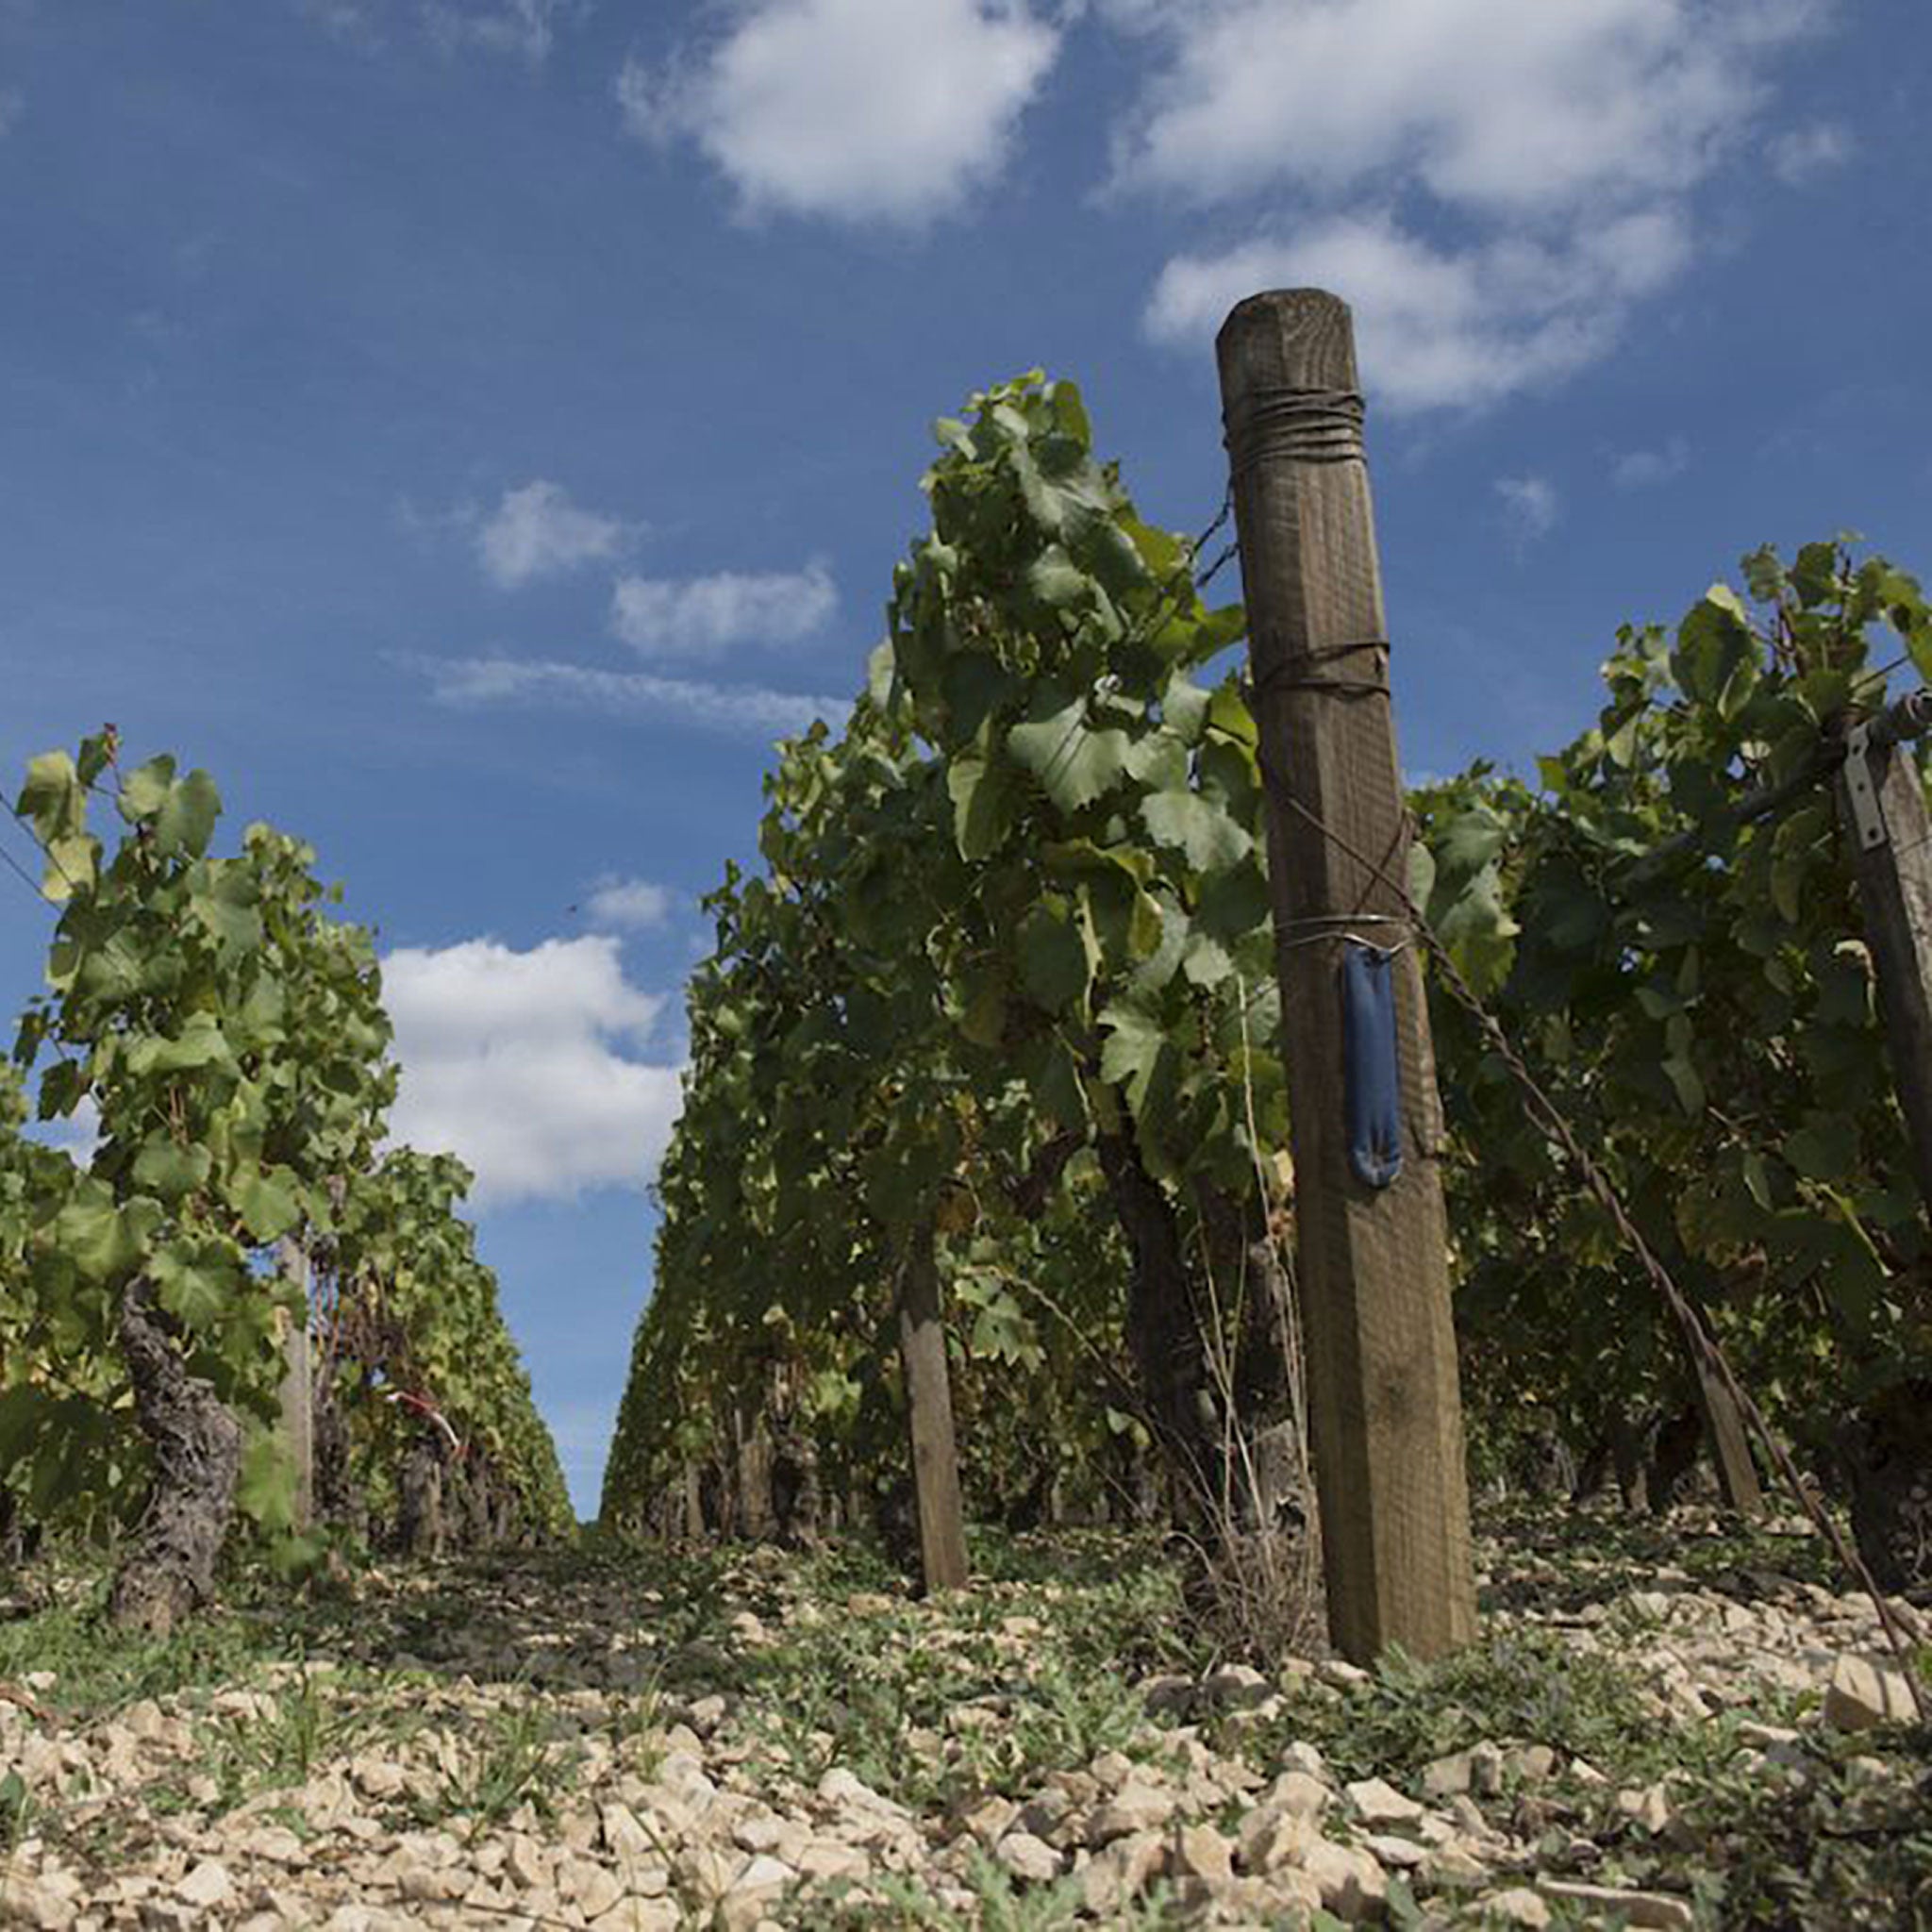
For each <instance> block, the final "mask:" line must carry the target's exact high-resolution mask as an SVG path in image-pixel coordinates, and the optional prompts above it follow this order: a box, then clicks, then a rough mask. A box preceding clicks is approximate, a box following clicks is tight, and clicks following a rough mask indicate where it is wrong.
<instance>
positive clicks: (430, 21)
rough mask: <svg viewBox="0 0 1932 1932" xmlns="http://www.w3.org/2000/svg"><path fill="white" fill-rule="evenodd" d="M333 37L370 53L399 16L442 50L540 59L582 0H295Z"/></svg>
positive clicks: (535, 63) (538, 61)
mask: <svg viewBox="0 0 1932 1932" xmlns="http://www.w3.org/2000/svg"><path fill="white" fill-rule="evenodd" d="M295 4H296V6H297V8H299V10H300V11H302V12H303V13H306V14H308V17H309V18H310V19H311V20H314V21H315V22H317V23H318V24H319V25H321V26H323V27H324V28H325V29H326V30H327V31H328V32H329V33H331V34H333V35H335V37H336V38H337V39H338V40H341V41H344V42H348V43H349V44H350V45H351V46H355V47H359V48H361V49H362V50H363V51H364V52H365V53H375V52H376V51H377V50H378V49H380V48H381V47H382V46H383V45H384V42H385V35H384V28H385V27H387V26H388V25H391V23H392V22H394V21H395V20H396V19H397V18H398V17H399V16H400V17H402V18H404V19H406V20H413V21H414V22H415V24H416V25H419V26H420V27H421V28H422V29H423V31H424V32H425V33H426V34H427V35H428V36H429V38H430V39H431V40H432V41H434V42H436V44H437V45H438V46H439V47H441V49H442V50H443V51H444V52H445V53H455V52H457V51H458V49H460V48H464V47H476V48H480V49H481V50H483V51H484V52H486V53H491V54H512V55H520V56H521V57H522V58H524V59H525V60H527V61H528V62H529V63H530V64H531V65H532V66H533V67H534V66H538V65H541V62H542V61H543V60H544V59H546V58H548V56H549V53H550V50H551V47H552V46H553V45H554V44H555V42H556V38H557V25H558V22H559V21H560V20H562V19H564V18H566V17H568V15H569V14H571V13H572V12H574V11H575V10H576V8H578V7H579V6H580V5H581V4H582V0H295Z"/></svg>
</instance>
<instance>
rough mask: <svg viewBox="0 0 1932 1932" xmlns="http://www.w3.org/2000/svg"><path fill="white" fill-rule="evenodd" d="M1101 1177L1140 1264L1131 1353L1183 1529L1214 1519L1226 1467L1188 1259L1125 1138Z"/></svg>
mask: <svg viewBox="0 0 1932 1932" xmlns="http://www.w3.org/2000/svg"><path fill="white" fill-rule="evenodd" d="M1096 1145H1097V1151H1098V1153H1099V1156H1100V1171H1101V1173H1102V1174H1104V1175H1105V1176H1106V1178H1107V1187H1108V1195H1109V1197H1110V1198H1111V1200H1112V1202H1113V1208H1114V1212H1115V1214H1116V1215H1117V1216H1118V1217H1119V1219H1120V1224H1121V1228H1122V1231H1123V1232H1124V1234H1125V1235H1126V1238H1127V1247H1128V1250H1129V1252H1130V1253H1131V1254H1132V1256H1133V1258H1134V1266H1133V1274H1132V1277H1131V1280H1130V1282H1129V1285H1128V1290H1127V1323H1126V1333H1127V1346H1128V1349H1129V1350H1130V1351H1131V1353H1132V1355H1133V1357H1134V1368H1135V1372H1136V1374H1138V1375H1139V1377H1140V1382H1141V1396H1142V1398H1143V1400H1144V1401H1145V1402H1146V1404H1147V1410H1148V1415H1149V1419H1150V1420H1151V1421H1152V1423H1153V1424H1154V1427H1155V1430H1156V1433H1157V1435H1158V1438H1159V1442H1160V1446H1161V1449H1162V1451H1163V1452H1164V1453H1165V1455H1166V1457H1167V1459H1168V1461H1169V1463H1170V1464H1171V1466H1172V1467H1173V1469H1174V1474H1175V1475H1176V1477H1177V1478H1178V1482H1177V1489H1178V1491H1179V1494H1178V1496H1177V1498H1176V1500H1177V1501H1178V1502H1179V1504H1180V1506H1181V1508H1182V1509H1183V1511H1184V1512H1185V1514H1186V1517H1187V1519H1188V1522H1187V1526H1188V1527H1190V1528H1192V1529H1195V1530H1197V1531H1205V1530H1208V1529H1209V1528H1211V1526H1212V1525H1213V1524H1214V1523H1215V1522H1216V1521H1217V1520H1218V1508H1217V1506H1218V1504H1219V1501H1220V1498H1221V1497H1222V1494H1223V1491H1224V1482H1223V1477H1224V1458H1223V1455H1222V1444H1221V1441H1220V1432H1219V1430H1218V1428H1217V1426H1216V1417H1217V1415H1218V1414H1219V1413H1220V1405H1219V1404H1218V1403H1217V1402H1216V1400H1215V1397H1214V1392H1213V1390H1212V1388H1211V1386H1210V1383H1209V1379H1208V1355H1207V1350H1206V1348H1205V1346H1204V1345H1203V1342H1202V1339H1201V1324H1200V1317H1199V1314H1198V1312H1197V1310H1196V1308H1195V1306H1194V1289H1193V1283H1192V1281H1191V1279H1190V1276H1189V1271H1188V1260H1187V1255H1186V1253H1185V1251H1184V1250H1183V1248H1182V1245H1181V1236H1180V1227H1179V1224H1178V1223H1177V1221H1176V1219H1175V1216H1174V1206H1173V1203H1172V1202H1170V1201H1169V1199H1168V1198H1167V1196H1166V1194H1165V1193H1163V1192H1162V1191H1161V1188H1160V1184H1159V1183H1158V1181H1157V1180H1155V1178H1154V1176H1153V1175H1152V1174H1149V1173H1148V1172H1147V1169H1146V1167H1145V1165H1144V1164H1143V1162H1142V1161H1141V1150H1140V1149H1139V1148H1138V1147H1137V1146H1135V1144H1134V1143H1133V1141H1131V1140H1130V1139H1128V1138H1127V1137H1126V1136H1125V1135H1122V1134H1103V1135H1101V1136H1099V1138H1098V1141H1097V1143H1096Z"/></svg>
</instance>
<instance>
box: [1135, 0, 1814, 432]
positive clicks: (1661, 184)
mask: <svg viewBox="0 0 1932 1932" xmlns="http://www.w3.org/2000/svg"><path fill="white" fill-rule="evenodd" d="M1101 9H1102V12H1103V14H1104V15H1106V17H1108V18H1109V19H1110V20H1112V21H1113V22H1114V24H1115V25H1117V26H1120V27H1122V28H1124V29H1126V30H1135V31H1141V32H1143V33H1145V34H1146V35H1147V36H1149V38H1150V39H1151V40H1152V41H1153V42H1154V43H1155V44H1156V46H1157V47H1158V49H1159V50H1160V53H1161V55H1162V57H1163V58H1161V61H1160V65H1159V69H1158V73H1157V75H1156V76H1155V78H1154V79H1153V80H1152V81H1151V82H1150V83H1149V85H1148V87H1147V89H1146V92H1145V94H1144V97H1143V98H1142V99H1141V102H1140V103H1139V104H1138V105H1137V107H1136V108H1135V109H1134V111H1133V112H1132V113H1131V114H1129V115H1127V116H1124V118H1123V120H1122V123H1121V127H1120V131H1119V132H1118V134H1117V136H1116V141H1115V155H1114V170H1113V185H1114V188H1115V190H1116V191H1117V192H1133V193H1136V194H1144V193H1146V192H1167V193H1169V194H1171V195H1173V196H1174V197H1176V198H1179V199H1182V200H1185V201H1190V202H1192V203H1195V204H1198V205H1202V206H1216V205H1227V206H1231V207H1233V208H1240V207H1241V206H1242V205H1244V204H1245V205H1248V206H1253V207H1256V208H1260V207H1263V206H1265V207H1266V208H1268V210H1269V212H1268V213H1267V214H1266V215H1265V216H1264V217H1261V218H1260V219H1259V220H1258V221H1257V230H1256V232H1255V233H1253V234H1252V235H1251V237H1250V238H1249V239H1248V240H1247V241H1245V242H1236V243H1235V244H1233V245H1231V246H1229V247H1227V248H1225V249H1224V250H1221V251H1218V252H1213V253H1208V254H1191V255H1182V256H1179V257H1176V258H1174V260H1172V261H1170V262H1169V263H1168V265H1167V268H1166V269H1165V271H1164V272H1163V273H1162V275H1161V276H1160V278H1159V281H1158V285H1157V287H1156V290H1155V291H1154V295H1153V299H1152V302H1151V304H1150V307H1149V310H1148V317H1147V320H1148V325H1149V328H1150V331H1151V332H1152V333H1153V334H1154V335H1156V336H1157V337H1158V338H1160V339H1163V340H1167V341H1188V342H1190V343H1194V342H1197V341H1199V340H1200V339H1201V338H1202V337H1203V336H1204V335H1206V334H1209V333H1211V331H1212V329H1213V327H1214V326H1216V325H1218V324H1219V323H1220V321H1221V319H1222V317H1223V316H1224V314H1225V312H1226V310H1227V308H1230V307H1231V306H1232V305H1233V303H1234V302H1235V301H1236V300H1238V299H1239V298H1240V297H1241V296H1243V295H1247V294H1252V293H1254V292H1256V291H1257V290H1261V289H1266V288H1269V287H1276V286H1281V285H1283V284H1292V283H1305V284H1306V283H1314V284H1319V285H1321V286H1324V287H1328V288H1331V289H1333V290H1334V291H1336V292H1337V293H1338V294H1340V295H1341V296H1342V297H1343V298H1344V299H1345V300H1346V301H1347V302H1348V303H1349V304H1350V307H1351V308H1352V309H1353V310H1354V313H1355V316H1356V323H1357V341H1358V342H1359V343H1360V344H1361V345H1362V351H1363V353H1362V358H1361V360H1362V369H1363V375H1364V379H1365V381H1366V382H1367V384H1368V386H1369V389H1370V391H1371V393H1372V394H1373V395H1374V396H1375V397H1377V398H1378V399H1380V400H1385V401H1388V402H1390V403H1391V405H1393V406H1394V407H1396V408H1436V407H1442V406H1456V405H1474V406H1481V405H1483V404H1486V403H1491V402H1494V401H1496V400H1497V399H1499V398H1500V397H1502V396H1504V395H1507V394H1509V393H1512V392H1513V391H1517V390H1520V389H1524V388H1530V387H1534V386H1536V385H1538V384H1541V383H1545V382H1548V381H1551V380H1555V379H1557V378H1558V377H1560V376H1563V375H1569V374H1571V373H1572V372H1574V370H1576V369H1578V368H1580V367H1582V366H1583V365H1584V364H1586V363H1588V362H1590V361H1591V360H1593V359H1595V358H1598V357H1600V356H1602V355H1603V354H1605V353H1606V352H1607V349H1608V348H1609V347H1610V346H1611V344H1612V343H1613V342H1614V341H1616V340H1617V337H1618V335H1619V333H1620V331H1621V328H1622V326H1623V324H1624V320H1625V317H1626V316H1627V313H1628V311H1629V309H1630V308H1631V307H1632V306H1633V305H1634V304H1635V303H1637V302H1638V301H1640V300H1641V299H1642V298H1644V297H1645V296H1648V295H1650V294H1653V293H1655V292H1656V291H1657V290H1659V289H1661V288H1662V287H1664V286H1665V285H1666V284H1667V283H1668V282H1669V281H1670V280H1671V279H1672V278H1673V277H1674V276H1675V275H1678V274H1679V273H1681V272H1682V271H1683V270H1684V269H1685V268H1686V267H1687V266H1688V265H1689V264H1690V262H1691V259H1692V258H1693V250H1692V247H1691V197H1692V195H1693V193H1694V192H1695V191H1696V189H1697V188H1698V187H1699V186H1700V185H1701V184H1702V183H1703V182H1705V181H1706V180H1707V179H1708V178H1709V176H1710V175H1712V173H1713V172H1714V171H1715V170H1716V169H1717V168H1718V167H1719V166H1720V165H1721V164H1723V162H1724V160H1725V159H1726V158H1728V157H1730V156H1731V155H1733V154H1735V153H1738V152H1740V150H1741V149H1742V147H1743V144H1744V143H1745V142H1746V141H1747V140H1748V139H1750V138H1751V137H1752V134H1753V131H1754V125H1755V123H1756V122H1757V118H1758V117H1759V116H1760V114H1761V113H1762V111H1763V109H1764V108H1765V106H1766V104H1767V103H1768V101H1769V100H1770V98H1771V90H1770V84H1769V80H1768V77H1767V74H1766V71H1765V70H1766V64H1767V62H1768V60H1769V58H1771V57H1772V56H1774V55H1775V54H1777V53H1780V52H1783V51H1784V50H1786V49H1787V48H1788V47H1789V46H1790V42H1792V41H1793V40H1794V39H1796V38H1797V37H1798V36H1799V35H1801V34H1804V33H1807V32H1810V31H1813V30H1815V29H1816V28H1818V27H1820V26H1821V25H1824V22H1825V20H1826V19H1827V17H1828V15H1829V13H1830V11H1831V8H1830V6H1829V5H1828V4H1826V0H1166V4H1164V5H1162V6H1160V7H1159V8H1150V7H1146V6H1143V5H1142V4H1141V0H1101ZM1284 203H1285V204H1286V207H1287V209H1288V210H1289V212H1288V213H1286V214H1284V213H1281V212H1277V210H1279V209H1281V208H1283V206H1284ZM1398 207H1400V208H1402V209H1403V210H1404V215H1403V219H1402V220H1401V221H1400V222H1399V223H1398V221H1397V218H1396V216H1395V214H1394V213H1393V212H1392V211H1393V210H1394V209H1395V208H1398ZM1424 236H1427V237H1428V238H1430V239H1426V240H1425V239H1424ZM1452 237H1453V238H1454V239H1453V240H1452V239H1449V238H1452ZM1445 328H1446V331H1447V334H1446V336H1444V335H1443V334H1442V333H1441V331H1442V330H1443V329H1445Z"/></svg>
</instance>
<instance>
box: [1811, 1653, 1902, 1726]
mask: <svg viewBox="0 0 1932 1932" xmlns="http://www.w3.org/2000/svg"><path fill="white" fill-rule="evenodd" d="M1819 1715H1820V1716H1821V1717H1822V1718H1823V1720H1824V1723H1825V1724H1828V1725H1830V1726H1831V1728H1832V1729H1834V1730H1839V1731H1867V1730H1870V1729H1871V1728H1872V1727H1873V1726H1874V1724H1910V1723H1911V1722H1912V1721H1913V1719H1914V1717H1915V1715H1916V1713H1915V1711H1914V1710H1913V1707H1912V1693H1911V1689H1910V1687H1909V1686H1908V1685H1907V1683H1906V1680H1905V1676H1904V1674H1902V1673H1901V1672H1899V1671H1896V1670H1893V1669H1890V1667H1888V1666H1886V1665H1884V1664H1879V1663H1874V1661H1873V1660H1872V1659H1871V1658H1870V1657H1856V1656H1846V1657H1840V1658H1839V1660H1838V1661H1837V1663H1836V1664H1834V1665H1833V1666H1832V1672H1831V1681H1830V1683H1829V1684H1828V1685H1827V1686H1826V1687H1825V1692H1824V1707H1823V1709H1822V1710H1821V1711H1820V1713H1819Z"/></svg>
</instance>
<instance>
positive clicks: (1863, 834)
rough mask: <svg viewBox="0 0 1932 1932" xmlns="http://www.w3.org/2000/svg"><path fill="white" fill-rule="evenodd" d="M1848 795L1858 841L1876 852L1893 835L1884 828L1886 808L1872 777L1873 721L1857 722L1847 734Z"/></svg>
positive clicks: (1868, 850) (1867, 848)
mask: <svg viewBox="0 0 1932 1932" xmlns="http://www.w3.org/2000/svg"><path fill="white" fill-rule="evenodd" d="M1845 796H1846V797H1847V798H1849V799H1850V800H1851V803H1852V824H1854V825H1855V826H1856V827H1857V833H1858V843H1859V845H1860V847H1861V848H1862V849H1863V850H1865V851H1867V852H1873V851H1875V850H1876V849H1877V848H1878V847H1879V846H1881V845H1883V844H1884V843H1885V842H1886V841H1887V840H1888V839H1889V838H1890V833H1889V832H1888V831H1887V830H1886V827H1885V808H1884V807H1883V806H1881V805H1880V804H1879V802H1878V787H1877V786H1876V785H1875V784H1874V783H1873V780H1872V721H1871V720H1870V719H1869V718H1868V719H1867V720H1866V721H1865V722H1864V723H1863V724H1855V725H1853V727H1852V728H1851V730H1850V731H1848V732H1847V733H1846V734H1845Z"/></svg>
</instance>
